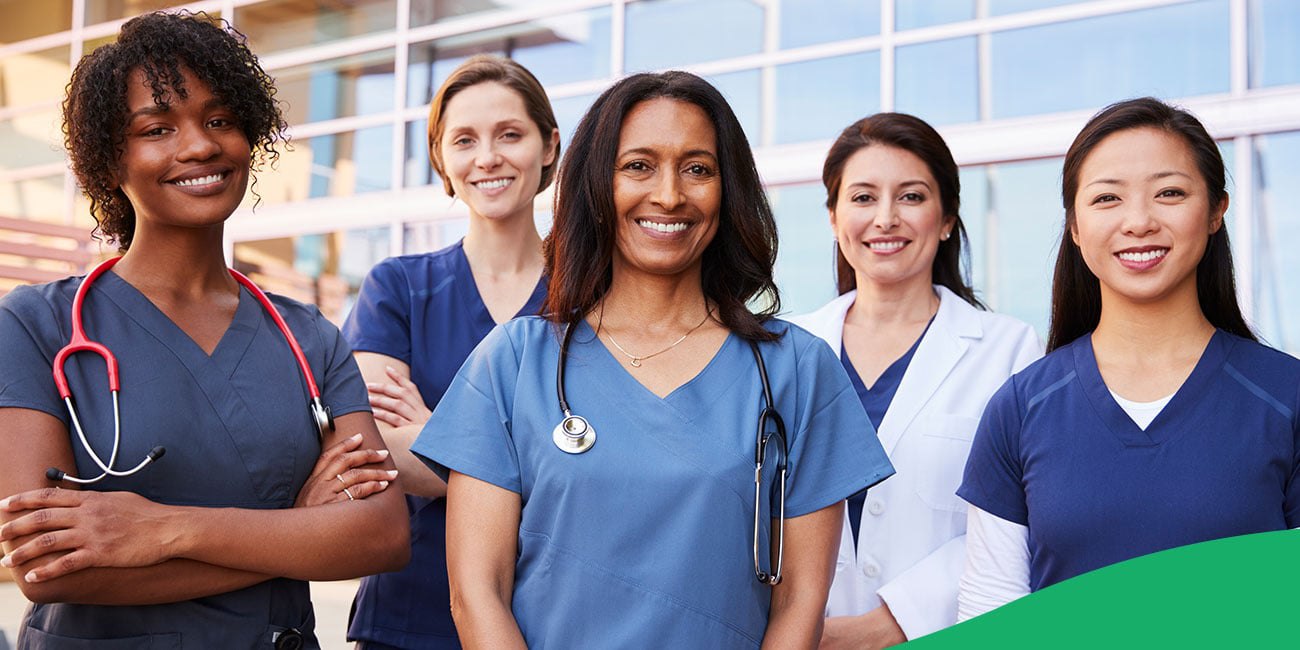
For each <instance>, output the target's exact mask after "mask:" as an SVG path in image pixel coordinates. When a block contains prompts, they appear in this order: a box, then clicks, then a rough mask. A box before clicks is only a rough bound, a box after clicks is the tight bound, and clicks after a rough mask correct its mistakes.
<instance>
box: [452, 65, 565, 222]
mask: <svg viewBox="0 0 1300 650" xmlns="http://www.w3.org/2000/svg"><path fill="white" fill-rule="evenodd" d="M443 115H444V118H443V128H442V137H441V138H440V139H439V141H438V147H439V148H440V151H441V157H442V162H443V166H444V169H445V172H446V176H447V178H448V180H449V181H450V182H451V187H452V189H453V190H454V192H455V195H456V196H458V197H460V199H461V200H462V201H464V202H465V205H467V206H468V207H469V210H470V213H471V214H472V215H474V216H477V217H482V218H486V219H510V218H515V217H519V218H525V219H530V220H531V219H532V215H533V198H534V197H536V196H537V192H538V190H539V189H540V186H541V179H542V167H544V166H546V165H549V164H551V163H552V162H554V161H555V151H556V144H557V143H558V142H559V133H558V132H553V133H548V134H546V137H545V138H543V136H542V133H541V132H540V130H539V129H538V127H537V124H535V123H534V122H533V120H532V119H531V118H530V117H529V116H528V109H527V107H526V106H525V105H524V99H523V98H522V97H520V96H519V93H517V92H515V91H514V90H512V89H510V88H508V87H507V86H505V85H502V84H500V83H497V82H493V81H489V82H484V83H480V84H475V85H473V86H470V87H468V88H465V89H464V90H462V91H460V92H459V93H456V95H455V96H454V97H452V98H451V99H450V100H448V101H447V106H446V109H445V111H444V112H443Z"/></svg>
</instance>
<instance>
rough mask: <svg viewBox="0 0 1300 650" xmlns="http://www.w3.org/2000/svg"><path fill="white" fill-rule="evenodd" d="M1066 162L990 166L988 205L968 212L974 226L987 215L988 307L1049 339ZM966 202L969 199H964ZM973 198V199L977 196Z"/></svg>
mask: <svg viewBox="0 0 1300 650" xmlns="http://www.w3.org/2000/svg"><path fill="white" fill-rule="evenodd" d="M1061 162H1062V161H1061V160H1060V159H1051V160H1033V161H1029V162H1021V163H1005V164H1000V165H990V166H988V167H987V168H986V173H987V174H988V179H989V191H988V193H987V199H988V200H987V203H985V204H984V205H983V206H976V205H970V206H969V207H967V209H966V210H965V213H966V215H967V216H966V219H967V220H968V221H969V222H973V221H975V220H976V215H978V214H979V212H980V211H982V212H983V214H984V218H983V220H982V221H983V224H984V228H985V236H984V241H985V244H984V246H983V252H984V254H985V255H986V257H985V259H986V260H987V263H986V265H985V267H986V272H987V273H988V276H987V284H986V286H985V287H984V289H985V290H984V294H983V296H984V297H985V298H986V299H987V300H986V302H987V303H988V305H989V307H990V308H992V309H994V310H996V311H999V312H1002V313H1005V314H1010V315H1011V316H1014V317H1016V318H1019V319H1020V320H1022V321H1025V322H1026V323H1029V324H1030V325H1033V326H1034V328H1035V329H1037V330H1038V332H1039V335H1040V336H1043V337H1044V338H1045V337H1046V333H1047V322H1048V319H1049V316H1050V310H1051V301H1052V271H1053V269H1054V267H1055V265H1056V247H1057V245H1058V244H1059V243H1060V239H1059V238H1060V236H1061V230H1062V228H1063V224H1064V223H1065V211H1064V210H1062V209H1061V199H1060V195H1061V185H1060V176H1061ZM963 198H967V197H963ZM972 198H973V197H972Z"/></svg>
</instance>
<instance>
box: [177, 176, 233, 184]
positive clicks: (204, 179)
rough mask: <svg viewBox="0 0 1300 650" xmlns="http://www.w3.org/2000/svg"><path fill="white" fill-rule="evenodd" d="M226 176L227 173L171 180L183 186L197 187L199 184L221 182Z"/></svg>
mask: <svg viewBox="0 0 1300 650" xmlns="http://www.w3.org/2000/svg"><path fill="white" fill-rule="evenodd" d="M225 177H226V175H225V174H208V175H207V176H197V177H194V178H186V179H182V180H178V181H171V182H172V183H173V184H175V185H179V186H181V187H196V186H199V185H211V184H213V183H219V182H221V179H223V178H225Z"/></svg>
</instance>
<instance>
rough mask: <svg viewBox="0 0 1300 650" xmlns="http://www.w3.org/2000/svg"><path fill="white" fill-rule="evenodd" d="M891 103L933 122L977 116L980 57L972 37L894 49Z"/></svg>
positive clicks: (967, 120)
mask: <svg viewBox="0 0 1300 650" xmlns="http://www.w3.org/2000/svg"><path fill="white" fill-rule="evenodd" d="M894 56H895V60H896V62H897V68H896V70H897V72H896V73H895V75H894V106H895V108H896V109H897V110H899V111H902V112H904V113H911V114H913V115H916V116H917V117H920V118H921V119H924V120H925V121H927V122H929V123H930V124H933V125H940V124H954V123H959V122H974V121H976V120H978V119H979V60H978V46H977V44H976V41H975V37H974V36H967V37H964V38H954V39H950V40H946V41H934V42H932V43H922V44H920V45H908V46H904V47H900V48H898V49H897V50H896V51H895V54H894Z"/></svg>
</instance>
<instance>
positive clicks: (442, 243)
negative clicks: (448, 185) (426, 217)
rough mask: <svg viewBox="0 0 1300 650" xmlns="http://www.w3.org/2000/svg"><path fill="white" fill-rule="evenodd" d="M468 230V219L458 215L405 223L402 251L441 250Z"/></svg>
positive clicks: (408, 253)
mask: <svg viewBox="0 0 1300 650" xmlns="http://www.w3.org/2000/svg"><path fill="white" fill-rule="evenodd" d="M468 232H469V219H468V218H465V217H460V218H456V219H445V220H441V221H425V222H421V223H410V224H407V225H406V231H405V233H403V238H402V253H403V254H405V255H411V254H413V253H427V252H429V251H436V250H441V249H443V248H446V247H448V246H450V245H451V244H452V243H453V242H455V241H456V240H458V239H460V238H461V237H464V236H465V233H468Z"/></svg>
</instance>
